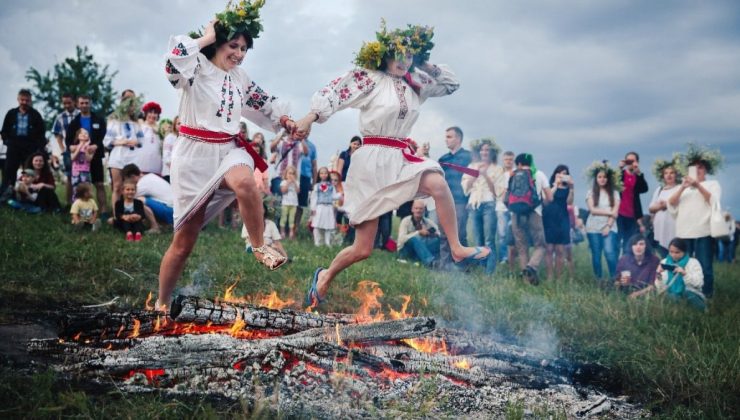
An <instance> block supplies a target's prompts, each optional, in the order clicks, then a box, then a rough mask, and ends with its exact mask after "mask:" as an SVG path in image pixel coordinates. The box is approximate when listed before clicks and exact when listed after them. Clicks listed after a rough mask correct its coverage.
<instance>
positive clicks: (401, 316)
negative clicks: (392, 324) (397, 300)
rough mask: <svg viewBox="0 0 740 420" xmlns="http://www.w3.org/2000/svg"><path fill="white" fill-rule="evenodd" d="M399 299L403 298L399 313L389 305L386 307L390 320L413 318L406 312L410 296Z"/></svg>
mask: <svg viewBox="0 0 740 420" xmlns="http://www.w3.org/2000/svg"><path fill="white" fill-rule="evenodd" d="M401 297H402V298H403V305H401V310H400V311H396V310H394V309H393V308H391V307H390V305H389V306H388V311H389V315H390V317H391V319H406V318H411V317H412V316H413V314H411V313H408V312H406V311H407V310H408V308H409V303H411V296H409V295H404V296H401Z"/></svg>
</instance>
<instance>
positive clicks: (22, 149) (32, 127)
mask: <svg viewBox="0 0 740 420" xmlns="http://www.w3.org/2000/svg"><path fill="white" fill-rule="evenodd" d="M32 102H33V98H32V96H31V91H29V90H28V89H21V90H20V91H19V92H18V107H17V108H13V109H11V110H10V111H8V113H7V114H5V119H4V120H3V128H2V131H1V132H0V137H2V140H3V143H5V145H6V146H7V147H8V150H7V151H6V157H5V168H4V170H3V182H2V186H0V192H1V193H2V194H1V195H0V201H7V199H8V198H10V195H12V193H13V185H15V180H16V172H18V168H19V167H20V166H21V165H22V164H23V163H24V162H25V161H26V159H28V157H29V156H31V155H32V154H33V153H35V152H37V151H44V148H45V147H46V136H45V133H46V126H45V125H44V119H43V117H41V114H39V112H38V111H36V110H35V109H33V107H32V106H31V104H32Z"/></svg>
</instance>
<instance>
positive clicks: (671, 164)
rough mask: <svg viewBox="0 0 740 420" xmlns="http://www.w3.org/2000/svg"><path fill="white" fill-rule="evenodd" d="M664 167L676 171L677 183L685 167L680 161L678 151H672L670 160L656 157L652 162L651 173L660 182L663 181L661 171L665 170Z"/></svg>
mask: <svg viewBox="0 0 740 420" xmlns="http://www.w3.org/2000/svg"><path fill="white" fill-rule="evenodd" d="M666 168H673V170H674V171H676V182H678V183H680V182H681V179H683V177H684V176H685V175H686V173H685V172H686V171H685V169H686V168H685V167H684V165H683V164H682V163H681V154H680V153H674V154H673V158H672V159H671V160H665V159H658V160H656V161H655V162H654V163H653V175H654V176H655V179H657V180H658V182H660V183H661V184H662V183H663V171H665V170H666Z"/></svg>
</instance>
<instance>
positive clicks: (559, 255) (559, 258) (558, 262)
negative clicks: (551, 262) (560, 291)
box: [555, 245, 565, 277]
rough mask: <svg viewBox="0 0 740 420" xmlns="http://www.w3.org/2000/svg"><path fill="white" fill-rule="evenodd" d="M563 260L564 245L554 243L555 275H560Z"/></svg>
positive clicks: (561, 273)
mask: <svg viewBox="0 0 740 420" xmlns="http://www.w3.org/2000/svg"><path fill="white" fill-rule="evenodd" d="M564 260H565V245H555V275H556V276H558V277H562V275H563V262H564Z"/></svg>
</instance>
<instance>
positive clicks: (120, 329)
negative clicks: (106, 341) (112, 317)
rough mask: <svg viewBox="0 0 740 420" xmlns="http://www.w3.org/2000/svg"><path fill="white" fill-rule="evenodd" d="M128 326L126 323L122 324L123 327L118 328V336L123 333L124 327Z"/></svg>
mask: <svg viewBox="0 0 740 420" xmlns="http://www.w3.org/2000/svg"><path fill="white" fill-rule="evenodd" d="M124 328H126V326H125V325H121V328H119V329H118V332H117V333H116V338H118V337H120V336H121V334H123V329H124Z"/></svg>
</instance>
